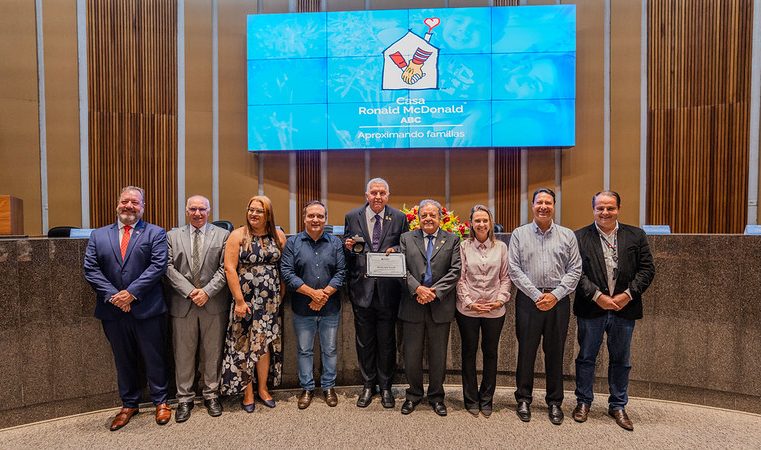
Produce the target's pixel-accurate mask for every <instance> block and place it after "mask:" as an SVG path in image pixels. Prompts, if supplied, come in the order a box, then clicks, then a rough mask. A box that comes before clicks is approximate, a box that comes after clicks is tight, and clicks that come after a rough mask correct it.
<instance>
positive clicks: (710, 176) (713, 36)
mask: <svg viewBox="0 0 761 450" xmlns="http://www.w3.org/2000/svg"><path fill="white" fill-rule="evenodd" d="M752 6H753V2H752V1H751V0H726V1H715V0H694V1H690V2H682V1H674V0H651V1H650V2H649V3H648V23H649V33H648V80H649V86H648V128H649V133H648V143H647V144H648V171H649V177H648V199H647V200H648V223H654V224H669V225H671V229H672V231H673V232H677V233H741V232H742V231H743V228H744V226H745V223H746V216H747V180H748V139H749V135H748V133H749V128H748V125H749V122H748V121H749V116H750V58H751V21H752V16H753V8H752Z"/></svg>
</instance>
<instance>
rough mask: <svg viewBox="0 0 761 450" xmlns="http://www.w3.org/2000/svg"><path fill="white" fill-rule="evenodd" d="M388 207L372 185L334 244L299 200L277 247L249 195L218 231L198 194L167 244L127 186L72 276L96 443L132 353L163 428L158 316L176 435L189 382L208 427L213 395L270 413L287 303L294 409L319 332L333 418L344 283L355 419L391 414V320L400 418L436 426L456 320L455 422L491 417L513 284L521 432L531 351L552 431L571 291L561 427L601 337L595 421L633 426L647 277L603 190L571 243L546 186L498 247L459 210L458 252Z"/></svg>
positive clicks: (432, 210) (216, 411) (274, 231)
mask: <svg viewBox="0 0 761 450" xmlns="http://www.w3.org/2000/svg"><path fill="white" fill-rule="evenodd" d="M389 195H390V189H389V185H388V183H387V182H386V181H385V180H383V179H381V178H374V179H372V180H370V181H369V182H368V184H367V189H366V192H365V196H366V200H367V202H366V204H365V205H363V206H361V207H359V208H357V209H354V210H352V211H350V212H349V213H348V214H346V218H345V227H344V239H343V240H341V239H339V238H338V237H336V236H334V235H332V234H330V233H326V232H325V224H326V221H327V215H328V212H327V208H326V206H325V205H324V204H323V203H321V202H319V201H313V202H310V203H308V204H307V205H306V206H305V207H304V209H303V211H302V213H303V221H304V231H302V232H300V233H298V234H296V235H293V236H291V237H289V238H288V239H286V237H285V235H284V234H283V232H282V231H280V230H279V229H278V228H277V227H276V226H275V220H274V217H275V216H274V212H273V209H272V203H271V202H270V200H269V199H268V198H267V197H264V196H256V197H252V198H251V199H250V201H249V202H248V205H247V209H246V221H245V225H244V226H242V227H240V228H238V229H235V230H234V231H232V233H229V232H228V231H227V230H224V229H222V228H219V227H216V226H214V225H212V224H210V223H209V222H208V216H209V209H210V205H209V201H208V199H206V198H205V197H202V196H192V197H190V198H189V199H188V200H187V204H186V214H187V220H188V223H187V225H185V226H183V227H180V228H177V229H173V230H171V231H170V232H169V233H166V232H165V231H164V230H163V229H161V228H160V227H157V226H155V225H151V224H148V223H146V222H145V221H143V220H142V219H141V218H142V214H143V211H144V206H145V203H144V192H143V190H142V189H140V188H137V187H134V186H128V187H125V188H124V189H123V190H122V192H121V195H120V198H119V203H118V204H117V209H116V211H117V216H118V220H117V222H116V223H115V224H113V225H110V226H107V227H103V228H99V229H97V230H94V231H93V233H92V235H91V237H90V241H89V243H88V247H87V252H86V255H85V263H84V269H85V270H84V271H85V277H86V279H87V281H88V282H89V283H90V284H91V285H92V286H93V289H94V290H95V292H96V294H97V305H96V310H95V315H96V317H98V318H99V319H100V320H101V321H102V323H103V329H104V332H105V334H106V337H107V339H108V341H109V342H110V344H111V347H112V350H113V353H114V359H115V362H116V369H117V376H118V384H119V393H120V396H121V398H122V403H123V407H122V409H121V410H120V412H119V413H118V414H117V416H116V417H115V418H114V420H113V421H112V424H111V430H117V429H119V428H121V427H123V426H124V425H126V424H127V423H128V422H129V420H130V418H131V417H132V416H133V415H134V414H136V413H137V412H138V400H139V396H140V385H139V381H138V380H139V374H138V372H137V370H138V369H137V367H138V366H139V359H140V358H142V360H143V365H144V366H145V370H146V377H147V380H148V386H149V390H150V393H151V399H152V401H153V403H154V404H155V405H156V422H157V423H159V424H165V423H167V422H168V421H169V420H170V419H171V408H170V407H169V406H168V404H167V400H168V398H167V386H168V374H169V372H168V369H167V364H166V359H165V356H164V342H165V341H164V339H165V336H166V335H167V332H166V331H167V330H166V320H165V315H166V312H167V310H168V311H169V315H170V316H171V324H172V341H173V347H174V357H175V376H176V385H177V400H178V406H177V410H176V413H175V420H176V421H177V422H184V421H186V420H187V419H188V418H189V417H190V413H191V410H192V409H193V407H194V398H195V392H194V390H193V387H194V382H195V373H196V370H198V371H199V373H200V374H201V377H200V380H199V385H200V386H202V389H203V391H202V394H203V398H204V405H205V407H206V409H207V411H208V413H209V414H210V415H211V416H218V415H220V414H222V409H223V407H222V404H221V403H220V401H219V398H218V396H219V395H239V394H240V395H241V406H242V409H243V410H244V411H246V412H253V411H254V409H255V405H256V399H257V398H258V400H259V403H261V404H263V405H265V406H267V407H270V408H274V407H275V406H276V405H275V401H274V399H273V398H272V396H271V395H270V393H269V391H268V385H269V384H271V385H274V386H277V385H279V383H280V378H281V372H282V345H281V336H282V326H283V324H282V323H281V320H282V319H281V318H282V314H281V313H280V312H281V311H280V307H281V304H282V299H283V297H284V295H285V293H286V292H288V293H290V303H291V307H292V312H293V314H292V316H293V324H292V325H293V328H294V331H295V339H296V348H297V361H298V378H299V383H300V385H301V387H302V392H301V394H300V395H299V396H298V402H297V403H298V407H299V409H305V408H307V407H309V405H310V404H311V402H312V400H313V397H314V392H315V390H316V388H317V384H316V382H315V380H314V376H313V372H314V361H313V359H314V341H315V334H319V340H320V351H321V362H322V372H321V376H320V383H319V387H320V389H321V390H322V396H323V398H324V400H325V402H326V404H327V405H329V406H336V404H337V403H338V397H337V395H336V392H335V383H336V375H337V361H338V345H337V338H338V328H339V323H340V316H339V314H340V308H341V299H340V296H339V295H336V294H337V292H338V291H339V290H340V289H341V288H342V287H344V286H346V288H347V292H348V296H349V298H350V300H351V305H352V309H353V313H354V325H355V336H356V352H357V358H358V362H359V367H360V370H361V374H362V378H363V383H364V385H363V389H362V392H361V393H360V395H359V398H358V399H357V406H358V407H367V406H368V405H370V404H371V402H372V399H373V398H374V397H375V396H376V395H379V397H380V402H381V404H382V406H383V407H384V408H394V407H395V404H396V400H395V397H394V394H393V392H392V390H391V388H392V382H393V377H394V374H395V373H396V361H397V358H396V355H397V353H396V352H397V342H396V328H397V321H399V322H401V328H402V348H403V361H404V372H405V376H406V379H407V382H408V383H409V387H408V388H407V389H406V395H405V400H404V402H403V404H402V407H401V412H402V414H404V415H407V414H410V413H412V412H413V411H414V410H415V409H416V407H417V406H418V404H419V403H420V402H421V401H422V400H423V398H426V399H427V401H428V402H429V404H430V405H431V408H432V409H433V411H434V412H435V413H436V414H438V415H440V416H446V415H447V407H446V404H445V403H444V387H443V385H444V378H445V374H446V358H447V347H448V343H449V332H450V324H451V322H452V321H453V320H456V321H457V324H458V328H459V332H460V336H461V341H462V384H463V399H464V406H465V409H466V410H467V411H468V412H470V413H471V414H473V415H476V416H477V415H479V414H483V415H484V416H486V417H489V416H490V415H491V413H492V411H493V397H494V393H495V389H496V375H497V361H498V353H499V352H498V347H499V341H500V335H501V332H502V328H503V325H504V322H505V314H506V311H507V309H506V304H507V303H508V302H509V301H510V300H511V289H512V285H515V287H517V294H516V298H515V304H516V306H515V314H516V318H515V323H516V336H517V338H518V355H517V360H518V363H517V368H516V391H515V399H516V401H517V408H516V413H517V415H518V417H519V418H520V419H521V420H523V421H529V420H530V419H531V407H530V405H531V403H532V391H533V381H534V363H535V359H536V353H537V350H538V347H539V345H540V343H541V344H542V349H543V352H544V356H545V372H546V380H547V394H546V397H545V401H546V402H547V404H548V406H549V409H548V416H549V420H550V421H551V422H552V423H553V424H557V425H559V424H560V423H562V421H563V411H562V409H561V404H562V401H563V353H564V345H565V340H566V335H567V330H568V322H569V318H570V311H571V300H570V295H571V294H572V293H573V292H576V296H575V301H574V304H573V311H574V313H575V314H576V316H577V322H578V341H579V354H578V357H577V358H576V385H577V388H576V398H577V406H576V408H575V409H574V411H573V418H574V420H576V421H577V422H584V421H585V420H586V419H587V416H588V414H589V408H590V405H591V404H592V400H593V394H592V392H593V390H592V386H593V383H594V371H595V363H596V359H597V354H598V352H599V348H600V346H601V343H602V339H603V335H604V334H607V335H608V339H607V342H608V352H609V354H610V363H609V365H610V366H609V370H608V383H609V388H610V397H609V414H610V415H611V416H612V417H614V419H615V420H616V423H617V424H619V425H620V426H621V427H623V428H625V429H628V430H631V429H633V425H632V423H631V420H630V419H629V417H628V416H627V414H626V412H625V406H626V403H627V400H628V398H627V387H628V379H629V370H630V368H631V365H630V361H629V353H630V347H631V339H632V332H633V329H634V323H635V320H636V319H639V318H641V317H642V301H641V295H642V293H643V292H644V291H645V290H646V289H647V287H648V286H649V284H650V282H651V281H652V279H653V277H654V273H655V271H654V265H653V260H652V256H651V254H650V251H649V247H648V243H647V238H646V236H645V234H644V233H643V232H642V230H640V229H639V228H636V227H633V226H628V225H623V224H619V223H618V220H617V217H618V212H619V208H620V197H619V195H618V194H617V193H615V192H613V191H603V192H599V193H597V194H595V196H594V197H593V198H592V209H593V214H594V223H592V224H591V225H589V226H587V227H585V228H582V229H580V230H578V231H576V233H574V232H573V231H571V230H569V229H567V228H564V227H562V226H560V225H558V224H556V223H555V222H554V221H553V217H554V204H555V194H554V193H553V192H552V190H550V189H546V188H541V189H538V190H537V191H536V192H535V193H534V195H533V199H532V210H533V220H532V222H530V223H528V224H526V225H523V226H521V227H518V228H516V229H515V230H514V231H513V233H512V235H511V239H510V242H509V245H506V244H505V243H504V242H502V241H501V240H498V239H496V238H495V235H494V225H495V224H494V218H493V216H492V213H491V212H490V211H489V209H488V208H486V207H485V206H483V205H476V206H474V207H473V209H472V210H471V214H470V234H469V237H467V238H465V239H464V240H462V241H461V240H460V239H459V238H458V237H457V236H456V235H454V234H452V233H449V232H447V231H444V230H443V229H442V228H441V221H442V219H443V215H442V207H441V205H440V204H439V203H438V202H436V201H435V200H431V199H426V200H423V201H421V202H420V204H419V205H418V219H419V221H420V228H419V229H417V230H412V231H408V228H409V224H408V220H407V216H406V215H405V214H404V213H402V212H401V211H399V210H397V209H395V208H392V207H391V206H389V205H388V200H389ZM370 252H373V253H385V254H391V253H396V252H401V253H402V254H404V259H405V263H406V271H407V273H406V277H404V278H383V277H381V278H376V277H368V276H367V255H368V253H370ZM162 280H163V283H162ZM162 284H163V285H162ZM164 290H166V293H167V294H166V296H167V297H168V301H165V300H164ZM230 297H232V303H231V301H230ZM167 303H168V306H169V307H168V308H167ZM479 341H480V346H481V351H482V355H483V358H482V359H483V375H482V379H481V383H480V384H479V383H478V380H477V370H476V358H477V351H478V347H479ZM196 354H198V355H199V358H198V361H196ZM424 354H425V355H427V362H428V381H429V382H428V387H427V390H426V389H424V383H423V380H424V378H423V374H424V371H423V358H424V357H423V355H424ZM268 383H269V384H268Z"/></svg>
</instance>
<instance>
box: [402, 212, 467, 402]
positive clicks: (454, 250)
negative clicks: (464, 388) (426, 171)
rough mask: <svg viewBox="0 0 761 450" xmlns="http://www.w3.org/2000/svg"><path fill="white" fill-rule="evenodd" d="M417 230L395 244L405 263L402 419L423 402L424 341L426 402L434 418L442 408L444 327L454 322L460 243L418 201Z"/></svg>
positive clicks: (446, 337)
mask: <svg viewBox="0 0 761 450" xmlns="http://www.w3.org/2000/svg"><path fill="white" fill-rule="evenodd" d="M418 218H419V219H420V229H419V230H414V231H408V232H406V233H404V234H403V235H402V237H401V238H400V240H399V245H400V248H401V251H402V252H403V253H404V255H405V258H406V261H407V291H408V293H407V294H408V295H405V296H404V297H403V298H402V302H401V304H400V305H399V319H401V320H402V323H403V332H404V338H403V339H404V373H405V374H406V375H407V381H408V382H409V384H410V387H409V388H408V389H407V399H406V400H405V401H404V404H403V405H402V414H405V415H406V414H410V413H411V412H412V411H414V410H415V407H416V406H417V404H418V403H420V401H421V400H422V399H423V393H424V392H423V345H424V343H425V341H426V337H427V338H428V339H427V340H428V347H427V350H428V380H429V381H428V402H429V403H430V404H431V407H432V408H433V411H434V412H435V413H436V414H438V415H439V416H446V415H447V407H446V405H444V376H445V375H446V364H447V344H448V342H449V326H450V323H451V322H452V320H453V319H454V312H455V303H456V300H457V298H456V297H457V292H456V287H457V280H459V278H460V239H459V238H458V237H457V236H456V235H454V234H452V233H448V232H446V231H444V230H442V229H441V228H439V226H440V224H441V204H440V203H439V202H437V201H435V200H423V201H421V202H420V205H419V207H418Z"/></svg>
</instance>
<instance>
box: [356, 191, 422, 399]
mask: <svg viewBox="0 0 761 450" xmlns="http://www.w3.org/2000/svg"><path fill="white" fill-rule="evenodd" d="M390 194H391V193H390V189H389V186H388V183H387V182H386V180H384V179H382V178H373V179H372V180H370V181H369V182H368V183H367V189H366V191H365V198H366V199H367V203H366V204H365V205H364V206H362V207H360V208H357V209H353V210H351V211H349V213H348V214H346V221H345V227H344V236H346V240H345V241H344V246H345V247H346V249H345V250H344V253H345V255H346V266H347V268H348V281H349V282H348V284H349V298H350V299H351V303H352V307H353V310H354V328H355V333H356V344H357V360H358V361H359V367H360V371H361V372H362V378H363V379H364V389H363V390H362V393H361V394H360V396H359V398H358V399H357V406H359V407H360V408H365V407H367V406H368V405H370V402H371V401H372V398H373V395H375V393H376V391H375V387H376V386H379V387H380V394H381V404H382V405H383V407H384V408H393V407H394V404H395V401H394V395H393V394H392V392H391V382H392V379H393V376H394V371H395V370H396V315H397V313H398V312H399V300H400V298H401V296H402V284H401V282H400V281H399V280H398V279H383V278H368V277H367V276H366V274H367V253H368V252H382V253H392V252H398V251H399V237H400V236H401V235H402V233H404V232H405V231H407V228H409V225H408V223H407V217H406V216H405V215H404V213H402V212H401V211H399V210H398V209H395V208H392V207H390V206H388V197H389V195H390ZM356 236H358V237H360V238H362V239H364V241H365V245H364V246H361V248H357V249H355V244H356V242H355V240H354V237H356Z"/></svg>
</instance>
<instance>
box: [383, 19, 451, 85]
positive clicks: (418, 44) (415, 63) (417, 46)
mask: <svg viewBox="0 0 761 450" xmlns="http://www.w3.org/2000/svg"><path fill="white" fill-rule="evenodd" d="M423 22H424V23H425V24H426V26H428V32H427V33H425V37H422V38H421V37H420V36H418V35H417V34H415V33H413V32H412V31H407V33H406V34H405V35H404V36H402V37H401V38H400V39H399V40H398V41H396V42H394V43H393V44H391V45H390V46H389V47H388V48H387V49H386V50H384V51H383V89H385V90H400V89H415V90H420V89H438V88H439V48H438V47H435V46H433V45H431V36H433V29H434V28H436V26H438V25H439V24H440V23H441V20H439V18H438V17H429V18H427V19H425V20H424V21H423Z"/></svg>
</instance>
